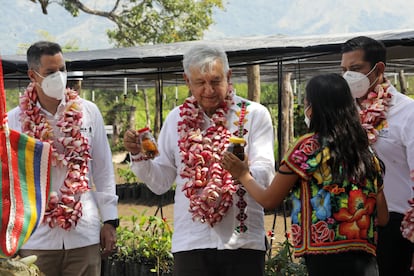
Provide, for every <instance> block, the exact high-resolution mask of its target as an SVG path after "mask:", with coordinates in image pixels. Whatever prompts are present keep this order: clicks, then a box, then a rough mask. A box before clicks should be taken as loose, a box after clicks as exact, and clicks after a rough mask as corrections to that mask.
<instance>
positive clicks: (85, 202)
mask: <svg viewBox="0 0 414 276" xmlns="http://www.w3.org/2000/svg"><path fill="white" fill-rule="evenodd" d="M81 105H82V112H83V117H82V126H81V132H82V134H83V135H84V136H85V137H87V138H88V142H89V145H90V146H91V148H90V154H91V157H92V160H90V161H89V164H88V166H89V175H88V178H89V186H90V187H91V190H90V191H89V192H86V193H84V194H82V195H81V198H80V200H81V203H82V217H81V218H80V220H79V221H78V224H77V226H76V227H75V228H72V229H70V230H69V231H67V230H64V229H62V228H61V227H59V226H56V227H54V228H50V227H49V225H48V224H43V223H42V224H41V225H39V227H38V228H37V229H36V230H35V231H34V232H33V234H32V236H31V237H30V238H29V240H28V241H27V242H26V243H25V244H24V245H23V246H22V249H35V250H39V249H43V250H55V249H63V248H65V249H72V248H79V247H85V246H89V245H92V244H98V243H99V242H100V229H101V221H105V220H112V219H116V218H118V209H117V202H118V196H117V195H116V191H115V177H114V169H113V164H112V154H111V150H110V148H109V144H108V140H107V137H106V132H105V128H104V123H103V119H102V115H101V113H100V111H99V109H98V107H97V106H96V105H95V104H93V103H92V102H89V101H86V100H84V99H81ZM38 106H39V107H40V108H41V106H40V104H39V103H38ZM64 106H65V100H62V102H61V104H60V105H59V107H58V111H57V112H56V114H55V115H53V114H51V113H49V112H48V111H46V110H45V109H43V108H41V112H42V113H43V114H44V115H45V116H46V118H47V120H48V122H49V123H50V124H51V125H52V127H53V133H54V137H55V140H56V139H57V138H58V137H61V136H62V134H61V132H60V131H59V128H58V127H56V123H57V121H58V118H59V115H58V114H60V113H61V112H62V111H63V108H64ZM20 113H21V109H20V107H16V108H14V109H12V110H11V111H10V112H9V113H8V122H9V127H10V128H11V129H15V130H17V131H19V132H21V131H22V129H21V123H20V120H19V116H20ZM54 144H55V146H56V147H57V150H58V152H63V149H62V145H61V144H60V143H59V142H55V143H54ZM66 171H67V167H62V168H60V167H51V187H50V191H56V192H58V193H59V194H60V192H59V188H60V187H61V185H62V183H63V181H64V180H65V175H66Z"/></svg>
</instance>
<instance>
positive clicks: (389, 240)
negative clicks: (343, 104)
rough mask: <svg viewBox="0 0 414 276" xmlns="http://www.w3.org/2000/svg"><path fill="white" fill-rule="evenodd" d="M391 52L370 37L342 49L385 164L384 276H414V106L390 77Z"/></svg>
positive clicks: (351, 82)
mask: <svg viewBox="0 0 414 276" xmlns="http://www.w3.org/2000/svg"><path fill="white" fill-rule="evenodd" d="M385 63H386V48H385V46H384V45H383V44H382V43H381V42H379V41H376V40H374V39H372V38H369V37H364V36H361V37H355V38H352V39H350V40H348V41H346V42H345V43H344V44H343V46H342V61H341V67H342V70H343V72H344V74H343V77H344V78H345V79H346V80H347V82H348V84H349V86H350V88H351V92H352V94H353V96H354V98H355V99H356V103H357V105H358V107H359V108H360V117H361V123H362V125H363V127H364V128H365V129H366V131H367V134H368V139H369V141H370V143H371V144H372V146H373V148H374V149H375V150H376V151H377V153H378V155H379V157H380V158H381V159H382V161H383V162H384V164H385V178H384V192H385V197H386V200H387V204H388V209H389V212H390V213H389V218H390V219H389V223H388V224H387V225H386V226H385V227H379V230H378V246H377V261H378V267H379V273H380V275H382V276H389V275H401V276H402V275H414V272H413V271H411V270H413V268H414V261H412V260H414V257H413V252H414V251H413V249H414V245H413V244H412V243H411V242H410V241H409V240H408V239H407V238H409V237H407V238H405V237H406V235H403V233H402V230H404V229H401V223H402V221H403V219H404V214H405V212H406V211H407V210H408V209H409V208H410V204H409V202H408V201H409V200H410V199H412V198H413V188H412V186H413V184H414V182H413V181H414V128H413V127H412V122H413V121H414V100H412V99H411V98H409V97H407V96H405V95H403V94H401V93H399V92H398V91H397V90H396V89H395V87H393V86H392V85H391V83H390V81H389V80H387V79H386V78H385V76H384V71H385Z"/></svg>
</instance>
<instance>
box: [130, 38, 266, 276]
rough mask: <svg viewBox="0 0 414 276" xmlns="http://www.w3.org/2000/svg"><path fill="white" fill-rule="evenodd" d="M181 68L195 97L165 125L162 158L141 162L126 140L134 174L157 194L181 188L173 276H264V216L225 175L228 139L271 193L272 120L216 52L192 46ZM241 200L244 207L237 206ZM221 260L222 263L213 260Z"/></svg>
mask: <svg viewBox="0 0 414 276" xmlns="http://www.w3.org/2000/svg"><path fill="white" fill-rule="evenodd" d="M183 65H184V72H185V73H184V80H185V81H186V84H187V87H188V88H189V90H190V92H191V96H190V97H189V98H187V99H186V100H185V102H184V103H183V104H182V105H180V106H179V107H177V108H175V109H174V110H172V111H171V112H170V113H169V114H168V116H167V118H166V120H165V122H164V123H163V127H162V129H161V132H160V134H159V137H158V146H159V156H157V157H155V158H154V159H153V160H145V158H142V154H140V150H141V148H140V145H139V143H138V134H137V132H136V131H135V130H128V131H127V132H126V133H125V135H124V145H125V148H126V149H127V150H128V151H129V152H130V153H131V160H132V163H131V169H132V171H133V172H134V173H135V174H136V175H137V176H138V177H139V178H140V179H141V180H142V181H143V182H144V183H145V184H146V185H147V186H148V187H149V188H150V189H151V190H152V191H153V192H155V193H157V194H162V193H165V192H167V191H168V190H169V189H170V188H171V186H172V185H173V184H174V183H175V184H176V188H175V202H174V234H173V240H172V252H173V255H174V274H177V275H201V274H204V275H205V273H206V271H207V273H208V275H218V274H220V273H222V272H224V271H227V272H225V273H227V274H224V275H241V276H243V275H262V274H263V273H264V271H263V269H264V252H265V244H264V238H265V233H264V220H263V208H262V207H261V206H260V205H258V204H257V202H255V201H254V200H253V199H252V198H251V197H250V195H248V194H244V195H238V194H237V190H240V189H239V187H238V185H237V183H234V181H233V179H232V178H231V175H230V174H229V173H228V172H227V171H226V170H224V169H223V168H222V167H221V159H222V155H223V152H225V151H226V150H227V147H228V144H229V141H228V139H229V137H230V136H238V137H243V138H244V139H245V140H246V141H247V142H246V144H247V145H246V147H245V151H246V154H247V155H248V156H249V160H250V166H249V168H250V169H251V171H252V174H253V175H254V176H255V177H256V179H257V180H258V181H259V183H261V185H268V183H270V180H271V179H272V177H273V174H274V157H273V128H272V122H271V118H270V114H269V112H268V111H267V110H266V108H265V107H264V106H262V105H260V104H257V103H254V102H250V101H247V100H246V99H243V98H241V97H239V96H237V95H235V93H234V90H233V87H232V85H231V81H230V78H231V70H230V69H229V65H228V60H227V57H226V54H225V52H224V51H222V49H220V48H219V47H215V46H209V45H195V46H194V47H191V49H190V50H189V51H188V52H187V53H186V54H185V55H184V60H183ZM241 197H243V199H244V201H245V202H244V204H239V201H240V199H241ZM246 206H247V207H246ZM241 212H243V214H241ZM240 226H243V227H242V228H241V227H240ZM238 229H243V230H246V231H238ZM224 249H231V250H224ZM218 252H220V253H218ZM217 254H219V256H220V261H218V260H217V258H216V257H214V258H209V257H208V256H210V255H211V256H218V255H217ZM246 254H247V255H246ZM203 256H207V257H203ZM247 256H248V257H247ZM246 258H248V259H249V261H245V260H246ZM226 264H229V265H230V264H231V267H226ZM219 271H220V272H219Z"/></svg>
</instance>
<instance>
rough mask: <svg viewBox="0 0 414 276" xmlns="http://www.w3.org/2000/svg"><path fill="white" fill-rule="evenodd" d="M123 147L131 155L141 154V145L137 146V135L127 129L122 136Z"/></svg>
mask: <svg viewBox="0 0 414 276" xmlns="http://www.w3.org/2000/svg"><path fill="white" fill-rule="evenodd" d="M124 147H125V149H126V150H127V151H129V152H130V153H131V154H134V155H135V154H138V153H140V152H141V145H140V144H139V139H138V133H137V132H136V131H135V130H133V129H128V130H127V131H125V134H124Z"/></svg>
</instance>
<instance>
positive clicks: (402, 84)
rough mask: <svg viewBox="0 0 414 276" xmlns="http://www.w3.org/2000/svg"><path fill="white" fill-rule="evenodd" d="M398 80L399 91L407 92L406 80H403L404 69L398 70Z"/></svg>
mask: <svg viewBox="0 0 414 276" xmlns="http://www.w3.org/2000/svg"><path fill="white" fill-rule="evenodd" d="M398 80H399V81H400V92H401V93H402V94H407V81H406V80H405V75H404V70H402V69H401V70H400V72H398Z"/></svg>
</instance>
